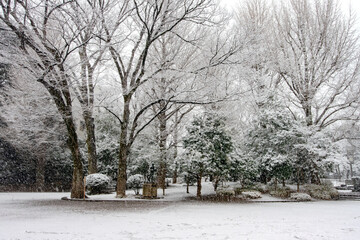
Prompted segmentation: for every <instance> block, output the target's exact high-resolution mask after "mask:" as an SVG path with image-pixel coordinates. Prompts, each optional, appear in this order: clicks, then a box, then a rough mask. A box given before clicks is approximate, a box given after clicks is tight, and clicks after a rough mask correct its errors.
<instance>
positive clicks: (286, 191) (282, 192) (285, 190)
mask: <svg viewBox="0 0 360 240" xmlns="http://www.w3.org/2000/svg"><path fill="white" fill-rule="evenodd" d="M269 191H270V195H271V196H273V197H278V198H289V197H290V194H291V189H290V188H289V187H279V186H278V187H277V188H276V190H275V187H271V188H269Z"/></svg>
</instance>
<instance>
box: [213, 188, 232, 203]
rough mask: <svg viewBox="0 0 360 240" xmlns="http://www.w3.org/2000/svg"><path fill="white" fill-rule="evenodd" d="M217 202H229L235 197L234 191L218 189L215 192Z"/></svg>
mask: <svg viewBox="0 0 360 240" xmlns="http://www.w3.org/2000/svg"><path fill="white" fill-rule="evenodd" d="M216 196H217V198H218V200H222V201H224V200H225V201H230V200H231V198H233V197H234V196H235V191H234V190H233V189H232V188H218V189H217V190H216Z"/></svg>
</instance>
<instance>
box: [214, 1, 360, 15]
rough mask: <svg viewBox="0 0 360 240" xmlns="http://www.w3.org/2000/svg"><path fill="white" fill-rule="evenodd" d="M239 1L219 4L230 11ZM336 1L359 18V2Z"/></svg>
mask: <svg viewBox="0 0 360 240" xmlns="http://www.w3.org/2000/svg"><path fill="white" fill-rule="evenodd" d="M239 1H241V0H220V2H221V3H222V4H224V5H225V6H228V7H229V9H230V10H231V8H233V7H235V6H236V5H237V3H238V2H239ZM269 1H270V0H269ZM338 1H339V2H340V3H341V5H342V7H343V8H344V10H345V11H348V10H349V7H350V6H351V10H353V11H355V12H356V15H357V16H358V18H360V0H338Z"/></svg>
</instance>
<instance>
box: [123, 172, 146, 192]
mask: <svg viewBox="0 0 360 240" xmlns="http://www.w3.org/2000/svg"><path fill="white" fill-rule="evenodd" d="M144 182H145V180H144V177H143V176H142V175H141V174H135V175H132V176H130V177H129V178H128V180H127V185H128V188H130V189H132V190H134V191H135V194H136V195H138V194H139V189H140V188H142V186H143V184H144Z"/></svg>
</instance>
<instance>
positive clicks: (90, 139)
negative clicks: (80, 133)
mask: <svg viewBox="0 0 360 240" xmlns="http://www.w3.org/2000/svg"><path fill="white" fill-rule="evenodd" d="M84 119H85V127H86V146H87V153H88V164H89V168H88V173H89V174H92V173H97V156H96V144H95V124H94V118H93V117H92V116H91V113H87V114H84Z"/></svg>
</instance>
